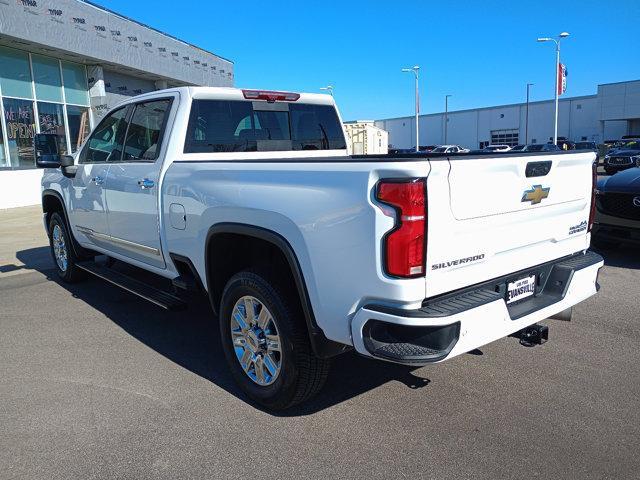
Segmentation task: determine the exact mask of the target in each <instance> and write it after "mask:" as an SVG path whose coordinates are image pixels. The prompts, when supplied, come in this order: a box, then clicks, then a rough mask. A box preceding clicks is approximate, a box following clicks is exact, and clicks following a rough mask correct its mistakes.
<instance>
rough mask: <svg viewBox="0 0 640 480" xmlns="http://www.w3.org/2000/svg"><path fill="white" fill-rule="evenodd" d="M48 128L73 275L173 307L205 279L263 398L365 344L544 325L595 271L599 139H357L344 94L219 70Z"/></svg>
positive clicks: (51, 218)
mask: <svg viewBox="0 0 640 480" xmlns="http://www.w3.org/2000/svg"><path fill="white" fill-rule="evenodd" d="M52 140H53V139H52V138H51V137H47V136H46V135H38V136H37V137H36V141H35V150H36V158H37V163H38V165H39V166H40V167H42V168H45V169H46V170H45V172H44V175H43V179H42V204H43V210H44V223H45V227H46V229H47V233H48V235H49V239H50V241H51V251H52V254H53V259H54V261H55V265H56V268H57V271H58V274H59V275H60V277H61V278H62V280H64V281H69V282H73V281H77V280H79V279H81V278H83V276H85V275H86V274H87V272H88V273H91V274H94V275H97V276H99V277H102V278H104V279H105V280H108V281H110V282H112V283H114V284H116V285H120V286H122V287H124V288H126V289H127V290H129V291H130V292H132V293H135V294H138V295H139V296H141V297H143V298H145V299H147V300H149V301H151V302H153V303H155V304H157V305H159V306H161V307H164V308H179V307H185V306H186V305H185V302H184V301H183V300H181V298H180V293H179V292H180V289H190V288H194V289H198V288H199V289H201V290H202V291H203V292H206V294H207V295H208V297H209V298H210V301H211V306H212V309H213V312H214V314H215V316H214V315H212V321H213V319H214V318H215V317H217V318H218V320H219V325H220V334H221V338H222V345H223V348H224V353H225V357H226V359H227V361H228V365H229V368H230V369H231V371H232V373H233V376H234V378H235V379H236V380H237V382H238V384H239V386H240V387H241V388H242V389H243V390H244V391H245V392H246V393H247V394H248V395H249V397H250V398H252V399H253V400H254V401H256V402H258V403H260V404H262V405H263V406H266V407H267V408H271V409H283V408H287V407H289V406H292V405H294V404H296V403H299V402H302V401H304V400H306V399H308V398H310V397H311V396H313V395H314V394H315V393H317V392H318V391H319V389H320V388H321V387H322V385H323V382H324V380H325V379H326V376H327V374H328V369H329V359H330V358H331V357H332V356H335V355H338V354H340V353H342V352H345V351H347V350H349V349H351V348H354V349H355V350H356V351H357V352H358V353H360V354H362V355H366V356H368V357H374V358H378V359H382V360H386V361H391V362H397V363H401V364H407V365H413V366H420V365H426V364H428V363H433V362H440V361H443V360H447V359H450V358H453V357H455V356H457V355H460V354H462V353H465V352H469V351H471V350H474V349H476V348H478V347H480V346H482V345H485V344H487V343H489V342H492V341H494V340H496V339H499V338H502V337H505V336H509V335H513V334H517V335H519V336H521V337H522V340H523V341H529V342H530V343H540V342H542V341H543V340H544V337H545V333H546V332H545V330H544V328H543V327H542V326H540V325H538V322H540V321H541V320H544V319H546V318H549V317H554V316H559V314H560V313H561V312H563V313H562V314H561V315H563V316H564V317H567V316H568V311H569V310H570V309H571V307H572V306H573V305H575V304H576V303H578V302H581V301H582V300H584V299H586V298H588V297H590V296H591V295H594V294H595V293H596V291H597V288H598V284H597V277H598V270H599V269H600V267H601V266H602V265H603V261H602V258H601V257H600V256H598V255H596V254H594V253H592V252H590V251H588V248H589V240H590V229H591V226H592V222H593V214H594V207H593V205H594V180H593V178H594V177H593V168H592V164H593V161H594V153H593V152H580V153H571V152H566V153H565V152H557V153H555V152H553V153H546V152H545V153H522V152H517V153H514V154H509V153H500V154H499V155H495V156H492V155H491V154H488V155H486V154H485V155H483V154H467V153H462V154H443V155H442V154H440V155H439V154H424V155H416V154H407V155H395V156H394V155H381V156H350V155H349V154H348V151H347V147H346V142H345V135H344V131H343V127H342V123H341V120H340V117H339V115H338V112H337V110H336V107H335V105H334V102H333V99H332V98H331V97H330V96H327V95H316V94H297V93H288V92H272V91H259V90H240V89H230V88H205V87H184V88H176V89H169V90H164V91H159V92H154V93H150V94H145V95H142V96H138V97H134V98H131V99H130V100H129V101H127V102H126V103H123V104H121V105H119V106H117V107H116V108H114V109H113V110H111V111H110V112H109V113H108V114H107V115H106V116H105V117H104V118H103V119H102V121H101V122H100V123H99V124H98V125H97V127H96V128H95V129H94V130H93V132H92V133H91V135H90V136H89V138H88V139H87V141H86V142H85V144H84V146H83V147H82V148H81V149H80V150H79V152H78V153H77V154H76V156H75V157H68V156H59V155H57V153H56V150H55V145H51V141H52ZM53 143H55V141H54V142H53ZM104 255H107V256H108V257H109V259H115V260H116V261H120V262H126V263H127V264H130V265H133V266H135V267H139V268H141V269H144V270H146V271H148V272H153V273H154V274H157V275H158V276H159V277H163V278H164V279H166V280H163V281H166V283H167V288H166V289H164V290H162V289H157V288H152V287H150V286H149V285H148V284H146V283H143V282H140V281H138V280H136V279H134V278H132V277H133V276H132V275H129V276H124V275H123V273H121V272H119V271H118V268H117V265H116V266H115V267H111V266H110V263H109V262H101V261H96V257H97V258H98V259H102V258H104ZM120 270H122V269H120ZM125 270H126V269H125ZM129 270H135V269H131V268H129Z"/></svg>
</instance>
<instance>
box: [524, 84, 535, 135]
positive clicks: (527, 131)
mask: <svg viewBox="0 0 640 480" xmlns="http://www.w3.org/2000/svg"><path fill="white" fill-rule="evenodd" d="M531 85H533V83H527V113H526V116H525V121H524V143H525V145H528V144H529V87H530V86H531Z"/></svg>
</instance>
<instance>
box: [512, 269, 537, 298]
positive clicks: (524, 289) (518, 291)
mask: <svg viewBox="0 0 640 480" xmlns="http://www.w3.org/2000/svg"><path fill="white" fill-rule="evenodd" d="M535 289H536V276H535V275H531V276H530V277H525V278H521V279H520V280H516V281H515V282H509V283H508V284H507V303H513V302H517V301H518V300H522V299H523V298H527V297H530V296H532V295H533V293H534V292H535Z"/></svg>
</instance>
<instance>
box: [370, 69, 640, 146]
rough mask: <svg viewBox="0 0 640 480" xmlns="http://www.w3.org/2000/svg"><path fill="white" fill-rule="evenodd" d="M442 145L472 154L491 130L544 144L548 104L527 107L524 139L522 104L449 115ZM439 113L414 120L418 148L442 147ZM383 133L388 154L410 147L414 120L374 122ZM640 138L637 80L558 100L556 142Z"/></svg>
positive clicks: (550, 115) (550, 117)
mask: <svg viewBox="0 0 640 480" xmlns="http://www.w3.org/2000/svg"><path fill="white" fill-rule="evenodd" d="M448 118H449V121H448V129H447V130H448V132H447V141H446V143H450V144H458V145H462V146H465V147H468V148H478V147H479V146H480V142H488V141H491V132H492V131H495V130H517V131H518V140H519V142H520V143H526V142H527V141H528V143H546V142H548V141H549V139H550V138H552V137H553V121H554V102H553V100H545V101H542V102H531V103H530V104H529V132H528V139H525V129H526V104H525V103H520V104H514V105H502V106H497V107H488V108H478V109H473V110H462V111H454V112H449V114H448ZM444 119H445V115H444V112H442V113H435V114H430V115H422V116H420V120H419V126H420V145H437V144H443V143H445V138H444ZM375 124H376V125H377V126H379V127H381V128H383V129H385V130H387V131H388V132H389V144H390V145H391V146H393V147H394V148H412V147H415V117H412V116H409V117H401V118H392V119H385V120H378V121H376V122H375ZM629 134H640V80H637V81H632V82H621V83H612V84H605V85H598V94H597V95H588V96H583V97H572V98H561V99H560V103H559V107H558V136H560V137H566V138H568V139H569V140H573V141H581V140H588V141H595V142H604V141H605V140H615V139H619V138H621V137H622V136H623V135H629Z"/></svg>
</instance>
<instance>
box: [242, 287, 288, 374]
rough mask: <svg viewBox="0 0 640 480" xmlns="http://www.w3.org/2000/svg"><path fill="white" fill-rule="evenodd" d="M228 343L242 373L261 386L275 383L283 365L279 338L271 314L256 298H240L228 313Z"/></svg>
mask: <svg viewBox="0 0 640 480" xmlns="http://www.w3.org/2000/svg"><path fill="white" fill-rule="evenodd" d="M231 341H232V342H233V349H234V351H235V353H236V358H237V359H238V362H240V366H241V367H242V370H244V373H246V374H247V376H248V377H249V378H250V379H251V380H253V381H254V382H255V383H257V384H258V385H261V386H265V385H271V384H272V383H273V382H275V381H276V379H277V378H278V375H279V374H280V367H281V366H282V351H281V349H280V336H279V334H278V327H277V326H276V323H275V320H274V319H273V317H272V316H271V312H269V310H268V309H267V307H266V306H265V305H264V304H263V303H262V302H261V301H260V300H258V299H257V298H255V297H252V296H245V297H242V298H240V299H239V300H238V301H237V302H236V304H235V305H234V307H233V311H232V313H231Z"/></svg>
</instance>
